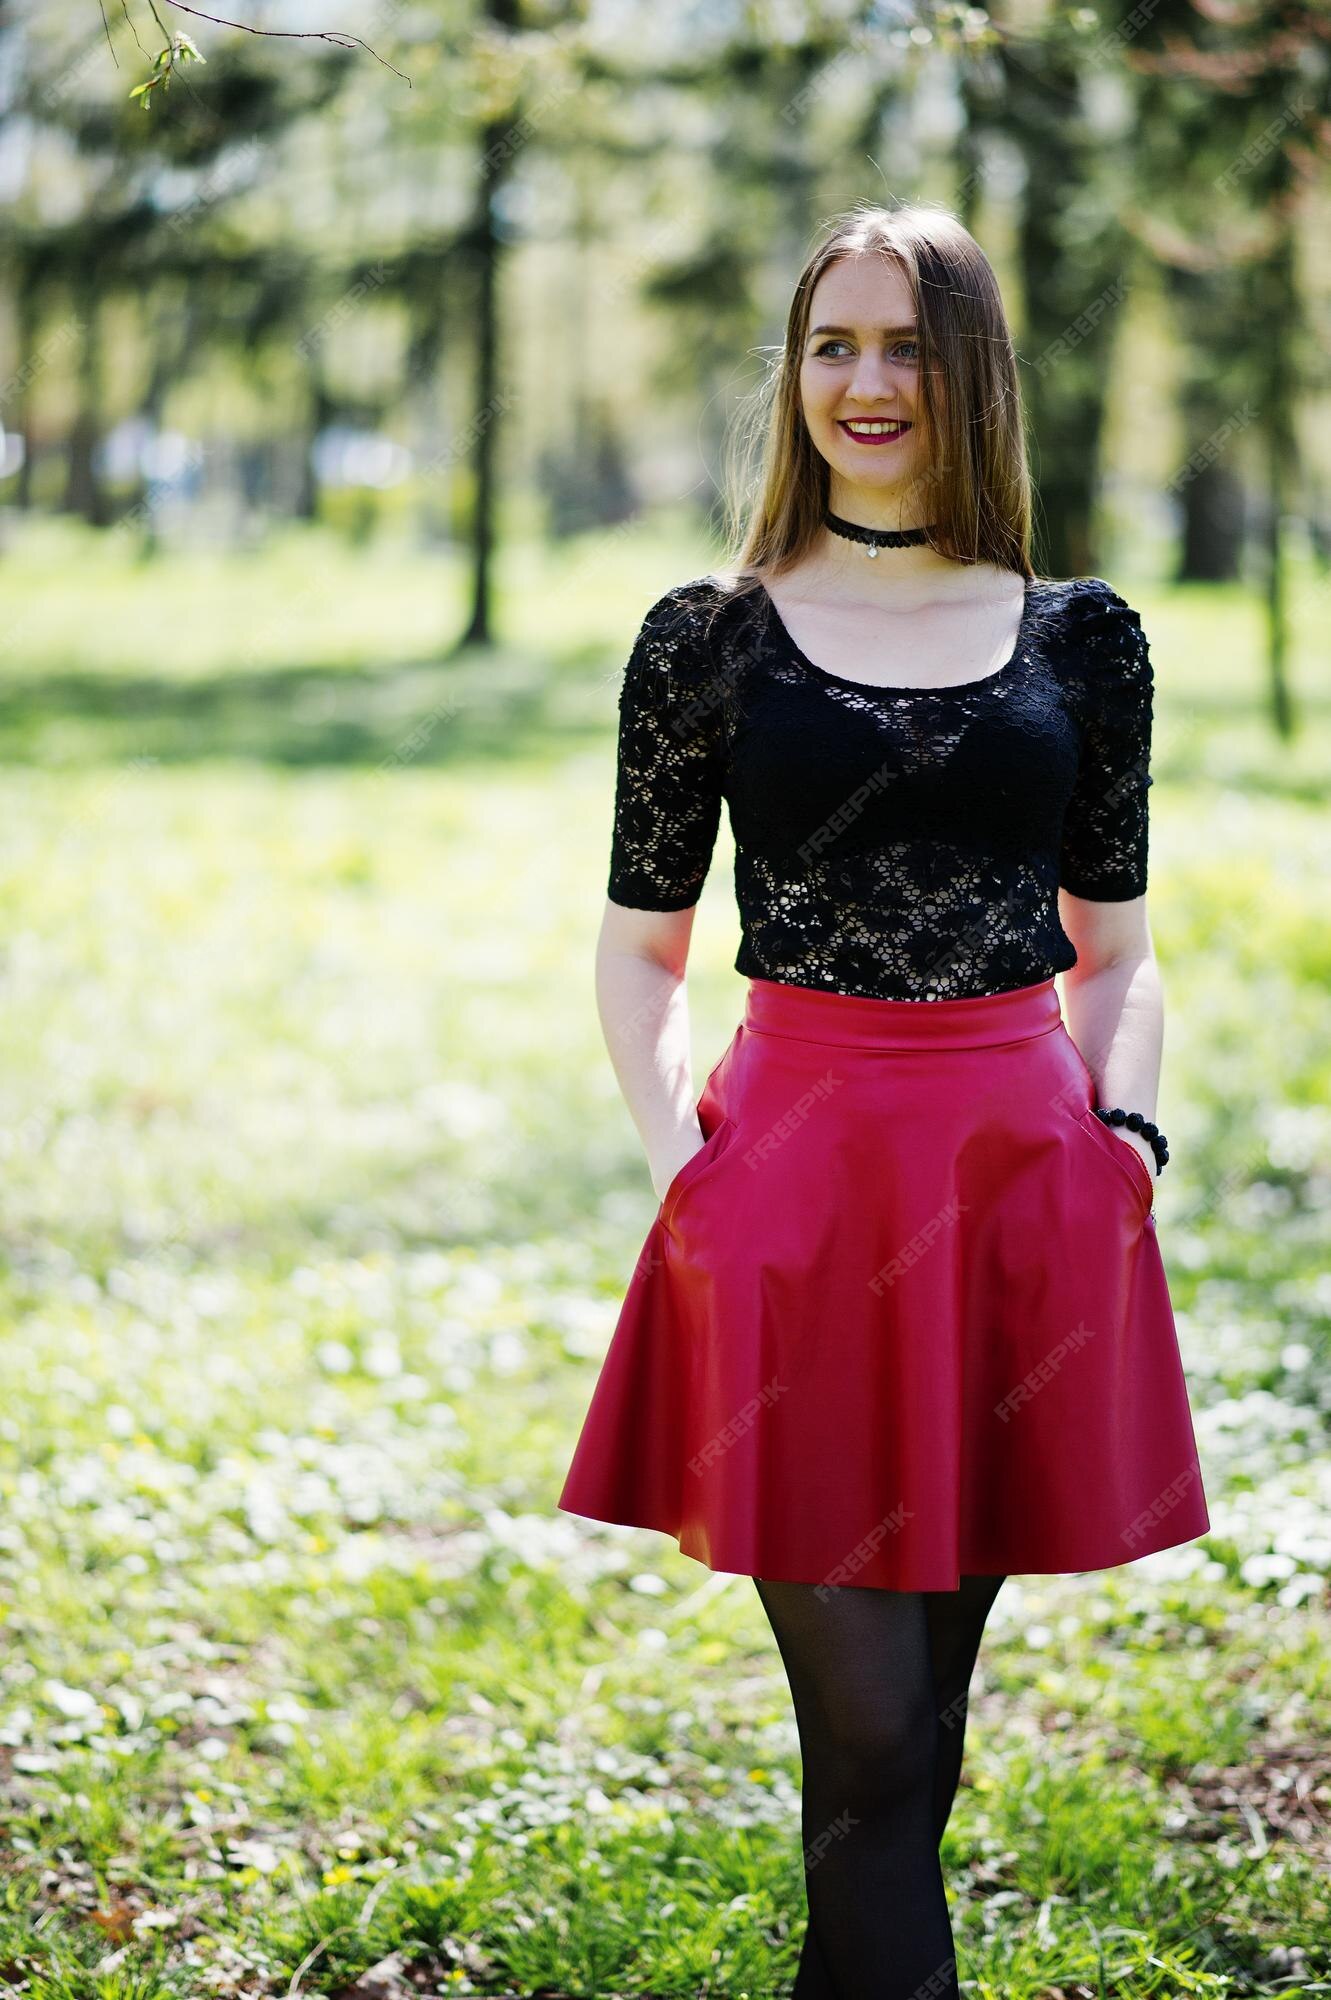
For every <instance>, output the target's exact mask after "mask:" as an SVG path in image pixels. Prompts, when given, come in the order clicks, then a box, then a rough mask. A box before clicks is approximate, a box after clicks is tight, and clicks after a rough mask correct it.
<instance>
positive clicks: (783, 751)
mask: <svg viewBox="0 0 1331 2000" xmlns="http://www.w3.org/2000/svg"><path fill="white" fill-rule="evenodd" d="M1153 693H1154V685H1153V675H1152V669H1151V661H1150V653H1149V648H1148V645H1147V641H1146V638H1145V635H1144V633H1143V631H1142V627H1141V621H1140V618H1139V617H1138V614H1137V613H1136V612H1135V611H1134V610H1133V609H1132V607H1131V606H1130V605H1128V604H1127V603H1126V602H1125V601H1124V599H1123V598H1122V597H1120V596H1119V595H1118V594H1117V592H1115V591H1114V590H1113V589H1111V587H1110V586H1109V585H1108V584H1107V583H1105V582H1103V581H1102V580H1101V579H1100V578H1098V577H1093V578H1089V579H1083V578H1074V579H1071V580H1069V581H1041V580H1037V581H1036V582H1035V583H1033V584H1032V585H1031V598H1030V604H1029V608H1028V613H1027V618H1026V621H1025V625H1024V628H1023V636H1022V639H1021V642H1020V644H1019V647H1018V650H1017V652H1016V653H1015V654H1014V655H1013V658H1012V659H1011V661H1009V663H1008V664H1007V666H1006V667H1004V668H1002V669H1000V670H999V672H998V673H996V674H991V675H990V676H989V677H988V679H985V680H979V681H972V682H970V683H968V684H964V685H960V686H957V687H954V688H950V689H949V688H938V689H923V688H911V689H893V688H884V687H870V686H867V685H866V686H863V687H861V686H858V685H856V684H854V683H847V682H845V681H844V680H838V679H835V678H825V677H823V676H822V675H821V674H820V673H819V672H818V670H817V669H812V668H810V666H809V664H808V663H807V661H805V660H803V657H802V656H801V655H800V654H798V652H797V651H796V650H795V649H794V647H793V645H792V643H791V642H790V641H789V638H788V635H785V634H784V632H783V630H782V628H781V625H780V621H779V620H778V619H777V618H776V615H775V612H774V609H773V607H772V606H771V603H770V600H768V599H767V598H766V597H765V595H764V594H763V593H759V594H758V595H757V597H743V596H735V597H732V596H731V595H730V593H729V592H727V591H726V590H725V589H724V588H723V587H722V586H721V585H719V584H718V583H716V582H715V581H713V579H711V578H699V579H696V580H694V581H693V582H690V583H686V584H681V585H679V586H677V587H676V588H675V589H673V590H671V591H668V592H666V594H665V595H664V596H663V597H661V598H659V599H658V600H657V602H656V603H655V604H654V605H652V607H651V608H650V609H649V611H648V612H647V614H646V616H645V618H644V620H643V622H642V626H641V629H640V631H639V633H638V636H637V638H636V640H635V642H634V645H633V647H632V650H631V653H630V657H629V660H628V663H627V665H626V667H625V671H624V677H623V682H622V685H621V688H620V695H619V739H618V753H617V770H616V782H615V804H614V826H613V833H612V841H611V858H610V876H609V882H608V894H609V896H610V899H611V900H612V901H613V902H616V903H620V904H623V905H626V906H627V907H629V908H634V909H642V910H683V909H688V908H690V907H691V906H692V905H693V904H694V903H696V902H697V900H698V897H699V895H700V893H701V891H702V887H703V884H704V882H705V880H706V877H707V873H708V869H709V867H710V864H711V858H712V853H713V850H714V847H715V842H716V835H717V830H718V828H719V825H720V815H721V807H722V802H723V800H724V801H725V802H726V803H727V804H728V807H729V817H730V825H731V830H732V833H733V835H734V841H735V892H736V900H737V903H738V908H739V914H740V919H741V933H742V935H741V943H740V948H739V952H738V955H737V957H736V959H735V968H736V970H737V971H739V972H741V973H744V974H746V975H749V976H755V977H760V978H766V979H781V980H786V981H790V982H792V983H794V984H798V985H804V986H816V987H823V988H829V989H831V990H833V991H837V992H843V993H857V994H864V995H868V996H870V997H879V998H888V999H953V998H962V997H966V996H968V995H972V994H982V993H995V992H1001V991H1005V990H1007V989H1009V988H1011V987H1014V986H1024V985H1031V984H1034V983H1035V982H1036V981H1038V980H1041V979H1044V978H1047V977H1049V976H1051V975H1052V974H1053V973H1054V972H1058V971H1064V970H1066V969H1067V968H1068V967H1070V966H1071V965H1073V964H1075V963H1076V953H1075V951H1074V949H1073V946H1072V944H1071V941H1070V940H1069V939H1068V937H1067V935H1066V933H1065V932H1064V930H1063V928H1062V926H1061V924H1060V923H1059V920H1058V905H1057V891H1058V889H1059V888H1060V887H1062V888H1064V889H1066V890H1068V891H1069V892H1070V893H1071V894H1073V895H1077V896H1084V897H1088V898H1091V899H1092V900H1097V901H1105V902H1118V901H1125V900H1128V899H1130V898H1133V897H1136V896H1140V895H1142V894H1144V893H1145V889H1146V880H1147V849H1148V810H1147V792H1148V790H1149V787H1150V784H1151V775H1150V769H1149V765H1150V745H1151V710H1152V699H1153Z"/></svg>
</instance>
